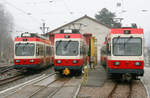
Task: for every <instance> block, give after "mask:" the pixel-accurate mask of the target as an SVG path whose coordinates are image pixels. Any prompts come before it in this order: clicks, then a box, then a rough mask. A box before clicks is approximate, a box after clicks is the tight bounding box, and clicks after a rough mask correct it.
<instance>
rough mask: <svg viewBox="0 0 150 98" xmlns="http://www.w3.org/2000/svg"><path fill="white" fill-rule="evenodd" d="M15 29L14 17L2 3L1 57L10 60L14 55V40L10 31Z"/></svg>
mask: <svg viewBox="0 0 150 98" xmlns="http://www.w3.org/2000/svg"><path fill="white" fill-rule="evenodd" d="M12 29H13V17H12V15H11V14H10V13H9V12H8V11H7V10H6V9H5V7H4V6H3V5H2V4H0V59H2V58H3V59H5V60H6V61H8V60H9V59H11V58H12V57H13V54H12V53H13V40H12V37H11V33H10V31H12Z"/></svg>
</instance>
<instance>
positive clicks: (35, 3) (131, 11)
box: [0, 0, 150, 32]
mask: <svg viewBox="0 0 150 98" xmlns="http://www.w3.org/2000/svg"><path fill="white" fill-rule="evenodd" d="M50 1H52V2H50ZM117 2H120V3H121V7H117V6H116V4H117ZM0 3H3V4H5V6H6V8H7V10H9V11H10V12H11V13H12V15H13V17H14V21H15V25H16V27H15V29H16V31H23V32H24V31H29V32H41V31H40V29H39V27H40V26H41V25H42V21H43V20H45V22H46V23H47V26H48V27H50V30H52V29H54V28H57V27H59V26H61V25H62V24H65V23H68V22H70V21H73V20H75V19H77V18H79V17H82V16H84V15H85V14H87V15H88V16H91V17H93V18H94V15H95V13H97V12H98V11H100V10H101V9H102V8H104V7H106V8H107V9H109V10H110V11H112V12H115V13H116V15H117V16H118V17H121V18H124V20H123V21H122V23H123V24H124V25H126V24H130V23H137V25H138V26H140V27H142V28H144V30H145V32H147V31H150V22H149V20H150V19H149V17H150V6H149V4H150V0H1V1H0ZM122 10H126V12H124V13H121V11H122ZM142 10H148V11H146V12H143V11H142ZM30 13H31V15H29V14H30Z"/></svg>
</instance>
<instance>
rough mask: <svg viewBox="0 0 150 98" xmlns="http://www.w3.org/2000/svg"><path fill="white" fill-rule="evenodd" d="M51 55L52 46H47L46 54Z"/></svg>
mask: <svg viewBox="0 0 150 98" xmlns="http://www.w3.org/2000/svg"><path fill="white" fill-rule="evenodd" d="M50 55H51V48H50V46H46V56H50Z"/></svg>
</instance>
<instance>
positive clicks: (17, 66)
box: [14, 64, 41, 69]
mask: <svg viewBox="0 0 150 98" xmlns="http://www.w3.org/2000/svg"><path fill="white" fill-rule="evenodd" d="M14 68H15V69H40V68H41V66H40V64H30V65H14Z"/></svg>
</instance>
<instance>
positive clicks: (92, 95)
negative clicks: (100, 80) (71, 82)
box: [78, 80, 115, 98]
mask: <svg viewBox="0 0 150 98" xmlns="http://www.w3.org/2000/svg"><path fill="white" fill-rule="evenodd" d="M114 86H115V83H114V82H112V81H111V80H107V81H106V82H105V83H104V84H103V86H102V87H85V86H82V87H81V89H80V92H79V95H78V97H79V98H107V96H108V94H109V93H110V92H111V91H112V89H113V87H114Z"/></svg>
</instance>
